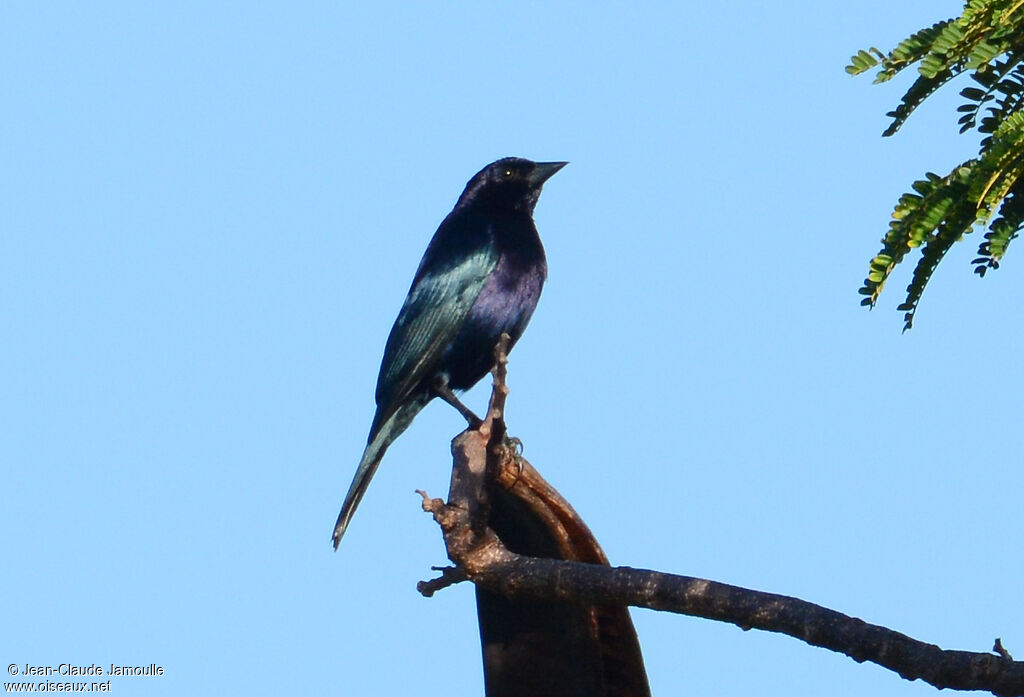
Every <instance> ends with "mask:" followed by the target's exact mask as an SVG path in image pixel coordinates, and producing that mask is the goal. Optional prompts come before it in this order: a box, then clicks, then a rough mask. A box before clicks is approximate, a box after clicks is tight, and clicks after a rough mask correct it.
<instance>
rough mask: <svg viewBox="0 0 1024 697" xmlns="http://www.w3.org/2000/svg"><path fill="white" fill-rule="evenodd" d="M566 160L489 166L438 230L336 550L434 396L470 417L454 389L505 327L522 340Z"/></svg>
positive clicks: (478, 374) (407, 308) (394, 339)
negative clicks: (540, 227)
mask: <svg viewBox="0 0 1024 697" xmlns="http://www.w3.org/2000/svg"><path fill="white" fill-rule="evenodd" d="M565 165H566V163H565V162H531V161H530V160H524V159H521V158H515V157H507V158H504V159H501V160H498V161H497V162H493V163H491V164H489V165H487V166H486V167H484V168H483V169H482V170H480V171H479V172H478V173H477V174H476V175H474V176H473V178H472V179H470V180H469V183H468V184H466V189H465V191H463V192H462V195H461V196H460V197H459V200H458V202H457V203H456V204H455V208H454V209H452V212H451V213H449V214H448V217H446V218H445V219H444V221H443V222H442V223H441V225H440V227H438V229H437V232H435V233H434V237H433V239H431V240H430V244H429V245H427V251H426V252H425V253H424V255H423V259H422V261H420V266H419V269H418V270H417V271H416V277H415V278H413V281H412V287H411V288H410V289H409V294H408V296H407V297H406V298H405V304H403V305H402V310H401V312H399V313H398V319H396V320H395V325H394V326H393V327H392V328H391V335H390V336H388V342H387V344H386V346H385V347H384V360H383V361H382V362H381V366H380V375H379V376H378V378H377V394H376V397H377V412H376V413H375V414H374V416H373V424H372V425H371V426H370V436H369V438H368V439H367V445H366V450H364V451H363V457H362V460H360V462H359V468H358V469H357V470H356V475H355V478H354V479H353V480H352V485H351V486H350V487H349V490H348V494H346V495H345V503H344V504H342V507H341V513H340V514H339V515H338V522H337V524H336V525H335V527H334V536H333V539H334V548H335V549H337V548H338V543H339V542H340V541H341V537H342V535H344V534H345V528H347V527H348V524H349V521H350V520H351V519H352V514H353V513H354V512H355V509H356V506H358V505H359V501H360V500H361V499H362V498H363V494H364V493H365V492H366V487H367V486H368V485H369V484H370V479H371V478H372V477H373V475H374V473H375V472H376V471H377V466H378V465H379V464H380V461H381V458H383V457H384V452H385V450H387V448H388V446H389V445H391V443H392V442H393V441H394V440H395V438H397V437H398V436H399V435H401V433H402V432H403V431H405V429H406V428H408V427H409V424H410V423H411V422H412V420H413V417H415V416H416V414H418V413H419V411H420V410H421V409H423V407H425V406H426V405H427V403H428V402H430V400H432V399H433V398H434V397H441V398H442V399H444V400H445V401H446V402H449V403H450V404H452V405H453V406H455V407H456V408H458V409H459V411H460V412H461V413H462V414H463V416H465V417H466V418H467V420H470V421H471V422H472V420H473V418H474V417H473V415H472V412H470V411H469V410H468V409H466V408H465V407H464V406H462V403H461V402H459V400H458V398H457V397H456V396H455V394H454V392H453V391H454V390H468V389H469V388H470V387H472V386H473V385H475V384H476V383H477V381H479V380H480V378H482V377H483V376H484V375H486V374H487V372H488V371H489V370H490V369H491V365H492V364H493V362H494V347H495V345H496V344H497V343H498V339H499V338H500V337H501V334H502V333H503V332H508V334H509V336H510V337H511V339H512V344H513V345H514V344H515V342H516V340H517V339H519V337H520V336H521V335H522V333H523V330H524V329H525V328H526V324H527V323H528V322H529V321H530V316H531V315H532V314H533V310H534V308H536V307H537V301H538V300H539V299H540V291H541V287H542V286H543V285H544V279H545V278H546V276H547V262H546V260H545V258H544V247H543V246H541V243H540V237H539V236H538V234H537V227H536V226H535V225H534V223H533V209H534V207H535V206H536V205H537V199H538V197H539V196H540V190H541V187H542V186H543V184H544V182H545V181H547V180H548V178H550V177H551V176H552V175H553V174H554V173H555V172H557V171H558V170H560V169H561V168H562V167H564V166H565Z"/></svg>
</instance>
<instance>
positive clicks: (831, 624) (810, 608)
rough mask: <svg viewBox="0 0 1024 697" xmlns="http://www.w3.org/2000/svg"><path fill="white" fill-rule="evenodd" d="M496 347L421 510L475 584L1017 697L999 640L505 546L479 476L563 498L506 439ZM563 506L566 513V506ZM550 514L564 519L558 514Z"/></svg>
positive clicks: (1021, 685) (1014, 670)
mask: <svg viewBox="0 0 1024 697" xmlns="http://www.w3.org/2000/svg"><path fill="white" fill-rule="evenodd" d="M497 353H498V365H497V367H496V368H495V371H494V376H495V379H494V390H493V393H492V397H491V405H490V408H489V409H488V413H487V417H486V418H485V419H484V422H483V423H482V424H481V425H480V426H479V428H477V429H475V430H467V431H465V432H463V433H462V434H461V435H460V436H459V437H458V438H456V439H455V441H453V443H452V452H453V455H454V460H455V468H454V470H453V473H452V484H451V489H450V491H449V499H448V503H445V502H444V501H442V500H441V499H429V498H427V497H426V495H425V494H424V501H423V508H424V510H426V511H428V512H430V513H432V514H433V516H434V519H435V520H436V521H437V522H438V523H439V524H440V526H441V529H442V530H443V532H444V538H445V545H446V547H447V552H448V557H449V558H450V559H451V560H452V562H454V564H455V566H456V568H457V569H459V570H460V571H461V572H462V573H463V574H464V575H465V578H468V579H469V580H470V581H472V582H473V583H474V584H476V585H477V586H478V587H481V588H485V589H487V590H489V591H493V592H496V593H500V594H502V595H504V596H506V597H509V598H513V599H516V598H534V599H548V600H554V599H558V600H565V601H574V602H586V603H593V604H597V605H604V606H616V605H617V606H626V605H633V606H636V607H645V608H650V609H652V610H664V611H668V612H676V613H680V614H684V615H690V616H694V617H703V618H706V619H712V620H718V621H721V622H730V623H732V624H735V625H737V626H739V627H741V628H743V629H761V630H764V631H770V632H778V633H781V634H787V635H789V636H792V637H795V638H797V639H801V640H802V641H805V642H807V643H808V644H812V645H814V646H820V647H822V648H826V649H830V650H832V651H837V652H839V653H844V654H846V655H848V656H850V657H851V658H853V659H854V660H855V661H857V662H859V663H860V662H863V661H871V662H873V663H877V664H878V665H880V666H883V667H885V668H888V669H890V670H892V671H895V672H896V673H898V674H899V675H901V676H902V677H904V678H906V679H908V680H916V679H920V680H924V681H925V682H927V683H929V684H931V685H933V686H935V687H937V688H951V689H957V690H985V691H988V692H991V693H993V694H996V695H1000V696H1005V697H1024V663H1022V662H1015V661H1013V660H1011V659H1010V657H1009V654H1008V653H1007V652H1006V650H1005V649H1003V648H1002V645H1001V643H999V642H998V640H997V643H996V646H995V647H994V651H996V652H997V653H973V652H968V651H952V650H946V649H941V648H939V647H938V646H935V645H933V644H927V643H924V642H921V641H918V640H916V639H913V638H911V637H908V636H906V635H905V634H901V633H899V632H896V631H893V630H891V629H887V628H885V627H881V626H878V625H873V624H868V623H867V622H864V621H863V620H860V619H858V618H855V617H849V616H848V615H844V614H842V613H839V612H836V611H834V610H830V609H828V608H825V607H822V606H820V605H815V604H813V603H809V602H807V601H804V600H800V599H798V598H792V597H788V596H784V595H776V594H773V593H765V592H761V591H755V590H749V589H746V588H740V587H737V586H730V585H727V584H724V583H717V582H715V581H708V580H705V579H700V578H693V577H688V576H678V575H674V574H666V573H661V572H657V571H648V570H644V569H633V568H629V567H609V566H602V565H601V562H604V559H603V554H601V553H600V550H599V549H598V551H597V552H596V553H595V554H596V557H597V558H593V559H584V561H586V562H591V563H583V562H581V561H561V560H554V559H541V558H536V557H526V556H522V555H518V554H515V553H513V552H511V551H509V550H508V549H507V548H506V547H505V546H504V545H503V544H502V542H501V540H499V539H498V537H497V536H496V535H495V534H494V532H493V531H491V530H490V529H488V528H487V527H486V525H484V524H482V523H481V521H482V520H483V518H481V515H482V513H484V512H485V511H486V504H484V505H483V506H481V502H482V501H486V495H485V493H486V482H487V481H488V480H490V481H493V482H496V483H497V485H499V486H501V487H503V488H505V489H507V490H510V491H511V490H512V489H513V488H514V487H520V488H522V487H524V486H525V487H526V488H527V489H528V490H529V491H528V492H527V493H525V494H522V493H520V494H519V495H520V496H527V497H528V496H530V495H535V492H540V493H539V494H536V495H540V496H542V497H545V498H546V499H551V498H552V497H557V500H558V501H561V497H558V496H557V492H555V493H554V494H553V495H552V494H551V492H550V491H546V490H542V489H540V488H536V487H541V486H548V485H547V484H546V482H543V479H541V478H540V475H538V474H536V470H534V469H533V468H532V467H531V466H530V465H529V463H527V462H526V461H525V460H523V459H522V458H521V457H519V455H518V453H517V452H516V451H515V449H514V448H512V447H510V445H509V444H508V443H507V442H506V440H505V425H504V419H503V412H504V405H505V398H506V396H507V394H508V388H507V387H506V385H505V353H504V349H503V348H502V347H499V350H498V352H497ZM486 475H489V476H486ZM548 488H549V489H550V487H549V486H548ZM551 491H553V490H551ZM563 503H564V501H563ZM564 506H565V508H566V509H567V510H568V511H571V507H569V505H568V503H564ZM554 510H555V511H557V510H558V506H555V508H554ZM552 515H555V516H556V517H559V518H561V516H560V514H559V513H557V512H555V513H552ZM579 525H582V521H580V522H579ZM583 530H585V526H583ZM569 534H570V535H571V534H572V533H571V532H570V533H569ZM570 558H574V557H570ZM442 578H443V577H442ZM997 654H998V655H997Z"/></svg>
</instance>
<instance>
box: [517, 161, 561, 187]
mask: <svg viewBox="0 0 1024 697" xmlns="http://www.w3.org/2000/svg"><path fill="white" fill-rule="evenodd" d="M567 164H569V163H568V162H538V163H537V164H535V165H534V166H533V171H532V172H530V174H529V177H528V178H527V181H529V182H530V186H534V187H537V186H540V185H541V184H543V183H544V182H546V181H547V180H548V179H550V178H551V177H553V176H554V175H555V172H557V171H558V170H560V169H562V168H563V167H565V166H566V165H567Z"/></svg>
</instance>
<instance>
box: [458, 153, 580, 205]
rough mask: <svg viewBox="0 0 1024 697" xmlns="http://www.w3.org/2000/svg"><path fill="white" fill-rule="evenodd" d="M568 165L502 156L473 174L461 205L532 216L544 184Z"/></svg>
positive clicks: (463, 193) (460, 198) (565, 163)
mask: <svg viewBox="0 0 1024 697" xmlns="http://www.w3.org/2000/svg"><path fill="white" fill-rule="evenodd" d="M567 164H569V163H568V162H533V161H531V160H525V159H523V158H521V157H503V158H502V159H500V160H497V161H495V162H492V163H491V164H489V165H487V166H486V167H484V168H483V169H482V170H480V171H479V172H477V173H476V174H475V175H473V178H472V179H470V180H469V183H468V184H466V190H465V191H463V192H462V196H460V197H459V204H460V205H465V204H473V205H480V206H486V207H489V208H491V207H494V208H501V209H508V210H521V211H525V212H526V213H527V214H529V213H532V212H533V208H534V206H536V205H537V198H538V197H539V196H540V190H541V187H542V186H544V182H546V181H547V180H548V179H550V178H551V177H552V176H553V175H554V174H555V172H557V171H558V170H560V169H562V167H565V166H566V165H567Z"/></svg>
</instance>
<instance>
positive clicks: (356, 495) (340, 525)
mask: <svg viewBox="0 0 1024 697" xmlns="http://www.w3.org/2000/svg"><path fill="white" fill-rule="evenodd" d="M429 401H430V395H422V396H414V397H412V398H410V399H409V400H408V401H406V403H405V404H403V405H402V406H400V407H398V409H397V410H396V411H395V413H394V414H392V415H391V416H390V417H388V418H387V419H386V420H385V421H384V423H381V424H378V423H377V419H376V418H375V419H374V423H373V426H372V427H371V428H370V439H369V442H368V443H367V444H366V450H364V451H363V458H362V459H361V460H360V461H359V468H358V469H357V470H356V476H355V477H354V478H353V479H352V485H351V486H349V488H348V493H347V494H345V503H343V504H342V505H341V513H339V514H338V522H337V523H335V525H334V535H333V539H334V549H338V543H339V542H341V538H342V536H343V535H344V534H345V529H346V528H347V527H348V523H349V521H350V520H352V514H353V513H355V512H356V506H358V505H359V502H360V501H362V499H363V494H365V493H366V487H368V486H369V485H370V480H371V479H373V475H374V474H375V473H376V472H377V466H378V465H379V464H380V461H381V459H382V458H383V457H384V453H385V451H387V449H388V446H389V445H391V444H392V443H393V442H394V440H395V439H396V438H398V436H400V435H402V432H403V431H405V429H407V428H409V424H410V423H412V420H413V417H415V416H416V414H418V413H419V412H420V410H421V409H423V407H425V406H426V405H427V402H429Z"/></svg>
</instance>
